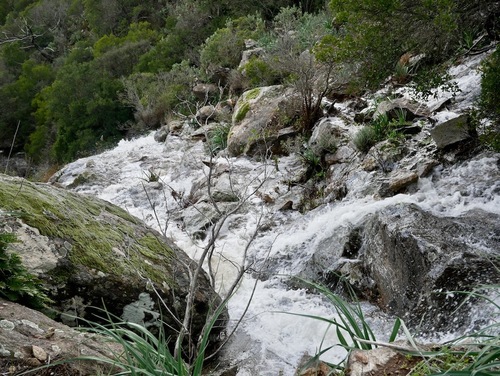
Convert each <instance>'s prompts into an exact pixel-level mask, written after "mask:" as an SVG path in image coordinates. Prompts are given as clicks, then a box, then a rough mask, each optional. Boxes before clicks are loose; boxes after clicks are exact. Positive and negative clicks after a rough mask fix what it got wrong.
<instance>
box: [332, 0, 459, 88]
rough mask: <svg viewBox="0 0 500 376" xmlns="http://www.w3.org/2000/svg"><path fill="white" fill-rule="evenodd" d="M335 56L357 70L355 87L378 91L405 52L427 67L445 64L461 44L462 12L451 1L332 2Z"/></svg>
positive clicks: (348, 0) (454, 2)
mask: <svg viewBox="0 0 500 376" xmlns="http://www.w3.org/2000/svg"><path fill="white" fill-rule="evenodd" d="M330 9H331V11H332V13H333V15H334V27H335V28H336V29H337V34H336V35H335V43H332V45H333V46H335V51H334V54H335V55H336V58H337V60H338V61H339V62H342V63H346V64H357V65H358V67H359V69H358V72H357V81H358V87H359V88H360V89H363V88H364V87H366V86H368V87H372V88H374V87H376V86H377V85H378V84H379V83H380V82H382V81H383V80H384V79H385V78H386V77H387V76H389V75H390V74H391V73H392V72H393V70H394V67H395V65H396V63H397V62H398V60H399V57H400V56H402V55H403V54H404V53H406V52H413V53H414V54H421V53H423V54H425V56H426V61H427V62H428V63H435V62H439V61H442V60H443V59H445V58H448V57H449V56H450V54H451V53H452V52H453V51H454V50H456V48H457V47H458V45H459V42H460V33H459V29H460V27H459V25H460V15H461V13H460V11H461V10H460V9H459V7H458V5H457V2H456V1H454V0H435V1H427V0H417V1H409V0H390V1H374V0H361V1H360V0H331V1H330Z"/></svg>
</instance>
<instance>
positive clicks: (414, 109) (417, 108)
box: [373, 98, 431, 120]
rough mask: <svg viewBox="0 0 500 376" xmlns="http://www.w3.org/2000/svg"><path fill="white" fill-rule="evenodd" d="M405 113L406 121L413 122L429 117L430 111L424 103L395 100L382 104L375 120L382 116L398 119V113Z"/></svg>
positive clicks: (401, 99)
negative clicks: (416, 119)
mask: <svg viewBox="0 0 500 376" xmlns="http://www.w3.org/2000/svg"><path fill="white" fill-rule="evenodd" d="M401 110H402V111H405V113H406V120H412V119H414V118H416V117H428V116H430V114H431V113H430V111H429V109H428V108H427V106H426V105H425V104H423V103H418V102H416V101H411V100H409V99H406V98H395V99H391V100H386V101H383V102H380V103H379V105H378V106H377V109H376V110H375V112H374V114H373V119H376V118H377V117H379V116H381V115H387V116H388V117H389V119H397V118H398V111H401Z"/></svg>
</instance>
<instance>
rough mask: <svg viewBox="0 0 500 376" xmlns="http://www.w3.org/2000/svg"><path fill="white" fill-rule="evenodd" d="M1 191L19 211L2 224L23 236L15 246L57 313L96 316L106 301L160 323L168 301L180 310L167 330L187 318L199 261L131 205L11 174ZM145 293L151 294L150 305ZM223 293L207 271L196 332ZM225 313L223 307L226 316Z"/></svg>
mask: <svg viewBox="0 0 500 376" xmlns="http://www.w3.org/2000/svg"><path fill="white" fill-rule="evenodd" d="M0 192H1V194H0V212H6V213H9V212H14V211H15V212H16V213H18V214H17V215H15V216H9V215H5V214H4V215H2V221H1V223H0V230H3V231H7V230H8V231H10V232H14V233H15V235H16V236H17V238H18V240H19V242H16V243H13V244H11V245H10V250H11V251H13V252H16V253H17V254H19V256H20V257H21V260H22V262H23V265H24V266H25V267H26V268H27V269H28V270H29V271H30V272H31V273H33V274H35V275H36V276H38V277H39V278H40V279H41V280H42V281H43V283H44V285H45V286H46V287H47V289H48V292H49V297H50V298H51V299H52V300H53V303H51V305H50V307H49V308H51V309H53V310H54V311H55V312H57V314H56V318H57V319H58V320H62V321H65V322H66V323H67V324H70V325H74V324H75V323H76V318H75V316H78V317H83V318H86V319H90V320H92V319H96V317H101V316H102V312H100V311H99V308H105V309H107V310H108V311H109V312H110V314H111V315H115V316H117V317H122V318H123V317H124V315H125V314H126V312H127V315H128V317H130V309H132V308H134V307H135V308H136V311H137V312H136V315H135V317H137V318H138V319H137V322H138V323H139V324H141V325H144V326H146V327H155V326H157V325H159V321H158V317H159V315H160V307H161V306H162V305H163V304H166V305H168V306H169V307H172V311H171V312H172V313H173V314H175V315H176V317H173V316H172V315H163V317H162V320H163V321H164V322H165V323H166V325H165V331H166V333H167V335H172V336H174V335H175V329H172V328H176V326H177V325H178V323H179V321H178V320H179V319H181V318H182V313H183V312H184V308H183V304H185V297H186V295H187V293H188V287H189V283H190V280H189V272H188V270H187V268H188V267H191V268H194V267H195V265H194V262H193V261H192V260H190V259H189V258H188V256H187V255H186V254H185V253H184V252H183V251H182V250H180V249H179V248H178V247H176V246H175V245H174V244H173V242H172V241H171V240H169V239H167V238H165V237H163V236H162V235H161V234H159V233H158V232H156V231H154V230H152V229H150V228H147V227H146V226H145V225H144V224H143V223H142V222H141V221H140V220H138V219H137V218H135V217H132V216H131V215H130V214H128V213H127V212H126V211H124V210H122V209H120V208H118V207H116V206H114V205H112V204H110V203H108V202H106V201H103V200H99V199H97V198H93V197H90V196H83V195H78V194H75V193H71V192H68V191H65V190H63V189H58V188H55V187H53V186H50V185H46V184H35V183H31V182H28V181H25V180H22V179H16V178H10V177H7V176H4V175H0ZM153 287H154V291H153V289H152V288H153ZM144 294H146V295H148V296H149V297H150V298H151V304H149V305H148V306H147V307H146V306H144V301H145V300H144V297H145V295H144ZM157 294H158V295H157ZM159 299H161V300H162V301H163V302H159ZM217 301H219V298H218V296H217V294H216V293H215V292H214V291H213V289H212V288H211V286H210V283H209V281H208V278H207V276H206V275H205V274H203V275H202V276H201V278H200V281H199V290H198V291H197V294H196V302H195V305H196V306H197V308H198V310H196V311H195V312H194V315H195V316H194V321H193V325H194V326H193V330H194V331H195V332H197V333H199V331H200V330H201V328H202V326H203V324H204V322H205V318H206V315H207V314H208V307H209V306H211V305H212V304H213V303H214V302H217ZM203 307H205V309H203ZM146 311H147V312H146ZM224 320H225V318H224V314H223V316H222V321H221V324H223V322H224ZM222 326H223V325H222Z"/></svg>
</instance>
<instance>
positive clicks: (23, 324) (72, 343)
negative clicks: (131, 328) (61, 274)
mask: <svg viewBox="0 0 500 376" xmlns="http://www.w3.org/2000/svg"><path fill="white" fill-rule="evenodd" d="M3 317H8V318H9V323H10V326H9V327H8V329H6V328H4V327H3V326H0V344H1V345H0V362H1V361H2V358H7V359H6V360H8V361H9V362H10V363H11V364H16V368H17V370H18V371H21V370H28V369H32V368H34V367H35V366H41V365H43V364H45V363H46V362H47V360H50V361H51V362H54V361H55V360H59V361H60V360H69V359H74V358H76V357H79V356H82V355H86V356H94V357H97V358H100V359H103V360H109V359H111V358H113V353H114V354H117V353H120V352H121V351H122V350H121V347H120V346H119V345H118V344H113V343H110V342H109V340H108V339H106V338H104V337H101V336H98V335H95V334H85V333H84V332H79V331H76V330H75V329H72V328H70V327H68V326H66V325H64V324H61V323H58V322H56V321H54V320H52V319H50V318H48V317H47V316H45V315H44V314H42V313H40V312H37V311H35V310H32V309H29V308H26V307H24V306H21V305H19V304H16V303H12V302H9V301H6V300H3V299H1V298H0V318H3ZM2 321H6V320H2ZM64 366H65V368H64V370H65V372H64V374H65V375H66V374H72V375H73V374H74V375H76V374H78V375H81V376H86V375H88V376H92V375H98V374H110V373H113V371H116V370H113V369H112V367H110V366H109V364H106V363H104V362H102V363H100V362H95V361H92V362H90V361H87V362H83V361H79V362H68V363H66V364H65V365H64ZM57 369H58V368H57V367H54V368H49V370H50V371H53V372H55V374H59V373H57V371H56V370H57ZM60 374H63V373H60Z"/></svg>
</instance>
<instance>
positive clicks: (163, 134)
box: [154, 125, 170, 143]
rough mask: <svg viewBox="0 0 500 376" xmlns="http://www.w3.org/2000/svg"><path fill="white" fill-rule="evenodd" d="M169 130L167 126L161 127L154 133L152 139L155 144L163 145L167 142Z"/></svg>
mask: <svg viewBox="0 0 500 376" xmlns="http://www.w3.org/2000/svg"><path fill="white" fill-rule="evenodd" d="M169 133H170V129H169V126H168V125H164V126H162V127H161V128H160V129H158V130H157V131H156V132H155V135H154V139H155V141H156V142H159V143H163V142H165V141H166V140H167V137H168V134H169Z"/></svg>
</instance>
